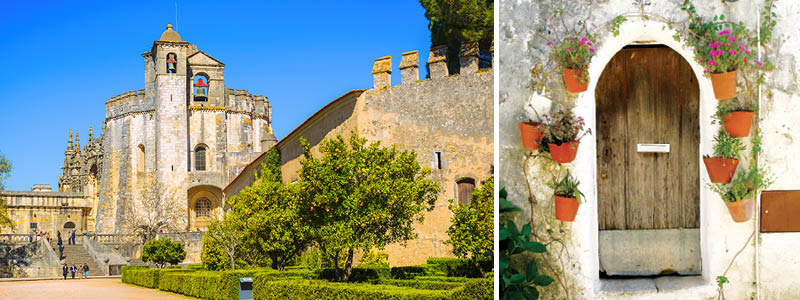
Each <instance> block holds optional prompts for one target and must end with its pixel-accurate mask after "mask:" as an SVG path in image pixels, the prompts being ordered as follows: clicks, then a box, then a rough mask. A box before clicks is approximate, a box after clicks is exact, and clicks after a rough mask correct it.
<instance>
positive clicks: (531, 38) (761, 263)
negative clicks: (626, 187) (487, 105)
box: [498, 0, 800, 299]
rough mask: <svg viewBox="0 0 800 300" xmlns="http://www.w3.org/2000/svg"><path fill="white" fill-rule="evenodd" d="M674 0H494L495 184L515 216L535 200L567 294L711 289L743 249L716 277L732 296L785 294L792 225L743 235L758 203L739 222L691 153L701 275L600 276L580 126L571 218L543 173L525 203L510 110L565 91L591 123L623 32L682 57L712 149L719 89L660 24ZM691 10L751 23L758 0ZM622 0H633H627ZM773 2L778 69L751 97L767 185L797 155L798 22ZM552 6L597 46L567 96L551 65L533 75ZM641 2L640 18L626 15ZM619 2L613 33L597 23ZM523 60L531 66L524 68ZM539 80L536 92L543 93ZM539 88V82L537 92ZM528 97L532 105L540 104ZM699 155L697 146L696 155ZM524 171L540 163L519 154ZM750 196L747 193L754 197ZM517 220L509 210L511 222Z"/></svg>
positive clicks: (789, 175)
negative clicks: (558, 212)
mask: <svg viewBox="0 0 800 300" xmlns="http://www.w3.org/2000/svg"><path fill="white" fill-rule="evenodd" d="M682 2H683V1H624V0H619V1H617V0H607V1H575V2H567V1H563V2H557V1H552V2H551V1H532V2H526V1H522V2H520V1H501V2H500V5H499V16H500V17H499V28H498V30H499V36H498V37H499V47H500V51H499V53H501V55H500V57H499V64H500V67H501V69H502V70H503V72H501V73H500V74H499V75H500V76H499V77H500V79H499V80H500V83H501V86H500V87H499V89H500V91H499V96H500V97H499V107H498V109H499V115H500V116H502V117H501V118H500V120H499V129H498V130H499V140H500V141H501V144H500V152H499V157H500V164H499V167H500V170H499V173H500V175H499V186H503V187H506V188H507V189H508V194H509V197H508V199H509V200H512V201H514V202H515V203H516V204H517V205H518V206H520V207H522V208H523V209H524V210H525V212H524V213H523V214H522V215H521V216H519V218H520V221H522V220H524V221H527V220H528V217H529V213H530V208H531V207H535V212H536V215H535V218H534V220H535V223H536V226H535V228H536V229H537V231H538V232H539V236H540V237H541V236H546V235H550V236H554V237H556V238H559V239H561V241H563V244H564V245H566V247H564V249H565V251H563V252H562V253H561V255H560V257H561V261H562V262H563V263H559V260H558V258H557V257H556V256H553V255H552V253H558V252H559V251H561V249H562V247H561V245H557V244H559V243H554V244H552V245H553V246H550V247H549V249H551V256H550V259H551V261H552V262H553V265H554V266H556V267H557V270H558V272H559V273H560V274H561V279H562V280H563V281H564V283H565V285H566V286H567V287H568V288H569V290H570V292H569V295H570V298H572V299H709V298H712V297H713V298H716V295H717V289H716V282H715V278H716V276H719V275H722V274H723V272H725V270H726V268H727V267H728V265H729V264H730V263H731V260H732V259H733V257H734V255H735V254H736V253H737V252H738V251H739V250H740V249H742V247H744V248H743V251H742V252H741V254H739V256H738V257H737V258H736V260H735V261H734V262H733V264H732V265H731V266H732V267H731V268H730V270H729V271H728V273H727V274H726V276H727V277H728V279H729V280H730V283H729V284H727V285H725V295H726V296H727V297H728V298H731V299H749V298H751V297H753V298H755V299H795V298H798V297H800V294H798V292H797V290H796V289H794V288H793V286H794V283H795V282H796V280H795V279H793V278H792V276H785V274H794V273H797V272H798V271H800V261H798V259H797V256H796V255H780V254H778V253H793V249H795V248H796V246H797V242H796V241H797V240H798V236H799V234H798V233H792V232H789V233H760V232H759V233H756V235H755V238H754V239H753V240H751V241H750V242H749V243H746V242H747V240H748V237H749V236H750V235H751V233H753V232H754V230H756V232H757V230H758V228H759V222H758V211H756V212H755V214H756V219H755V220H751V221H748V222H744V223H734V222H733V221H732V220H731V218H730V216H729V213H728V211H727V209H726V207H725V205H724V203H723V201H722V200H721V199H720V198H719V196H718V195H717V194H715V193H713V192H712V191H711V190H709V188H708V187H707V186H706V184H705V183H706V182H707V181H708V178H707V177H706V176H707V175H706V172H705V170H703V167H702V166H703V164H702V163H699V165H700V170H699V171H700V172H701V184H700V199H699V201H700V202H699V203H700V212H699V213H700V216H699V219H700V228H699V234H700V249H699V252H700V256H701V259H702V271H701V276H699V278H698V277H695V278H689V279H680V278H678V279H676V278H675V277H672V278H670V277H662V278H663V279H658V280H650V279H637V280H638V281H637V282H634V281H609V280H605V279H601V278H600V277H599V264H600V262H599V255H598V243H599V241H598V224H597V202H598V199H597V182H598V175H597V151H598V150H597V145H596V141H595V138H596V137H595V136H593V135H590V136H587V137H585V138H584V139H583V140H582V141H581V146H580V149H579V151H578V157H577V158H576V160H575V163H574V164H571V165H570V166H571V169H572V170H573V174H575V175H576V176H577V178H578V180H579V181H580V182H581V186H580V189H581V190H582V191H584V193H585V195H586V197H585V202H584V203H583V204H582V205H581V206H580V208H579V210H578V215H577V217H576V219H575V222H572V223H566V222H563V223H562V222H558V221H555V220H554V217H553V215H552V205H553V204H552V200H551V199H552V195H553V193H552V190H551V189H549V188H547V187H546V186H544V184H541V183H538V182H534V183H531V185H530V188H531V189H532V192H533V194H534V196H535V197H536V198H537V199H539V201H538V203H537V205H535V206H533V205H531V204H529V203H528V201H527V200H526V199H528V187H527V186H526V182H525V176H524V175H526V174H524V173H523V172H524V169H523V166H524V164H525V163H526V161H525V157H524V155H525V154H526V153H527V151H525V150H524V149H523V148H522V145H521V142H520V135H519V129H518V127H517V122H520V121H527V120H528V118H529V117H530V116H531V114H526V111H525V107H526V106H527V104H528V103H529V101H531V100H530V99H535V100H534V102H537V103H538V104H537V105H540V104H544V103H548V101H547V99H553V100H554V101H561V100H568V101H571V102H572V103H575V104H576V107H575V112H576V114H577V115H579V116H583V117H584V118H585V120H586V125H587V127H588V128H591V129H592V131H593V132H597V131H596V128H597V127H596V122H597V121H596V120H598V116H596V110H595V99H594V97H595V93H594V90H595V86H596V84H597V80H598V78H599V77H600V74H601V73H602V71H603V69H604V68H605V66H606V64H607V63H608V62H609V61H610V60H611V58H612V57H613V56H614V54H615V53H617V52H618V51H619V50H620V49H622V47H624V46H626V45H630V44H639V43H647V44H663V45H666V46H668V47H670V48H672V49H673V50H674V51H676V52H677V53H679V54H680V55H681V56H682V57H683V58H684V59H686V61H687V62H688V63H689V65H690V66H691V67H692V69H693V71H694V73H695V76H696V78H697V81H698V84H699V87H700V99H699V101H700V102H699V103H700V108H699V116H698V120H699V123H700V143H699V145H697V146H698V147H699V150H700V153H702V154H709V153H711V152H712V151H711V147H712V144H713V135H714V133H716V132H717V129H718V126H719V124H711V119H712V117H713V114H714V112H715V111H716V106H717V104H718V100H716V99H714V95H713V91H712V87H711V83H710V80H709V79H708V78H706V77H703V76H702V74H703V69H702V67H700V66H699V65H698V64H697V63H696V62H695V61H694V58H693V54H692V49H690V47H688V46H684V45H682V44H680V43H677V42H675V41H674V39H673V38H672V36H673V34H674V33H675V31H673V30H671V29H670V28H669V26H666V25H667V24H666V23H665V20H667V19H671V20H673V21H676V22H679V21H683V20H684V19H685V18H686V14H685V13H684V12H683V11H681V10H680V8H681V3H682ZM692 2H694V5H695V7H696V8H697V10H698V13H699V14H701V15H703V16H712V15H718V14H721V13H724V14H725V15H726V17H727V19H730V20H736V21H737V22H738V21H739V20H741V21H743V22H744V23H745V24H747V25H748V26H749V27H750V28H756V26H757V24H759V23H760V20H759V12H760V11H761V9H762V8H763V7H764V5H765V1H736V2H721V1H713V0H694V1H692ZM632 3H633V4H632ZM775 3H776V10H775V12H776V13H777V15H778V25H777V27H776V29H775V32H774V35H773V43H772V44H771V45H770V52H769V54H768V55H769V59H770V60H771V61H773V62H774V63H775V65H776V66H777V69H776V70H775V71H774V72H771V73H768V74H767V78H766V85H765V87H764V88H763V89H762V93H761V95H760V97H759V102H760V103H761V108H760V112H759V115H758V116H757V121H756V123H755V124H754V126H756V125H757V126H758V127H760V129H761V135H762V141H763V145H765V146H764V151H763V152H762V153H761V155H759V157H758V158H757V159H758V161H759V164H760V165H761V166H765V167H767V168H770V169H771V170H772V171H773V172H774V173H775V174H777V175H778V176H777V181H776V182H775V183H774V184H773V185H772V186H771V187H770V189H772V190H797V189H798V188H800V186H798V183H797V181H796V180H793V179H794V178H796V177H797V176H798V175H800V174H798V171H797V170H798V168H796V167H795V166H797V164H798V161H797V160H792V159H791V155H792V154H793V153H796V152H797V150H798V147H800V145H798V143H797V142H795V141H794V138H793V137H792V129H793V128H797V127H798V125H800V124H798V121H797V118H796V117H794V115H793V114H794V112H795V111H796V108H797V104H796V103H798V98H800V90H798V85H797V83H796V82H797V78H798V73H800V65H798V63H797V60H798V54H797V51H796V49H797V48H798V47H800V42H798V39H797V37H798V36H800V32H798V31H797V26H796V24H795V23H794V22H793V20H794V19H795V18H797V17H800V3H796V2H794V1H777V2H775ZM556 9H562V10H563V12H564V15H563V16H564V17H563V18H564V22H565V23H566V24H574V23H575V22H577V21H578V20H584V21H586V23H587V26H588V27H589V28H595V30H594V33H596V34H597V37H596V38H595V39H594V41H593V42H594V43H595V48H596V49H597V54H596V56H595V57H593V58H592V61H591V63H590V65H589V75H590V81H589V87H588V90H587V91H586V92H583V93H581V94H578V95H577V96H571V95H568V94H567V93H566V91H565V90H564V88H563V84H562V83H561V81H560V79H559V77H558V76H559V74H555V72H553V74H545V75H546V76H549V77H550V78H551V80H542V78H544V77H543V76H538V75H539V74H536V73H537V72H536V71H537V70H536V68H535V66H536V65H537V64H538V63H542V64H545V63H546V62H547V61H548V58H547V53H549V50H547V47H546V46H545V42H546V41H545V40H542V39H541V38H538V37H537V36H536V32H537V31H538V30H540V29H542V28H543V27H544V24H545V19H546V17H547V16H548V15H550V14H551V13H552V12H553V11H554V10H556ZM642 9H643V11H644V12H645V13H647V14H648V15H649V18H643V17H641V16H639V17H637V16H636V14H637V13H639V12H641V11H642ZM623 14H628V21H626V22H624V23H622V25H621V26H620V29H619V36H614V35H613V34H612V33H611V32H610V30H609V27H608V24H609V22H610V21H611V20H612V19H614V18H615V17H616V16H618V15H623ZM532 72H533V73H534V75H537V77H534V78H532V76H531V75H532ZM544 87H546V89H547V92H544V93H542V88H544ZM540 93H541V94H540ZM547 106H548V105H542V106H539V107H538V109H539V112H540V113H541V112H542V110H543V109H544V110H545V111H546V109H548V107H547ZM700 159H701V157H698V160H700ZM525 167H527V169H528V170H529V172H528V174H527V175H528V176H529V178H541V177H544V176H545V175H543V174H547V173H546V172H547V169H546V168H547V166H545V165H543V164H540V163H537V162H535V161H529V162H528V165H525ZM756 199H758V198H756ZM518 223H519V222H518ZM659 255H662V254H660V253H652V259H653V260H656V261H657V260H659ZM540 269H541V268H540ZM542 298H543V299H563V298H564V294H563V291H562V290H561V285H560V284H552V285H550V286H548V287H546V288H544V289H543V292H542Z"/></svg>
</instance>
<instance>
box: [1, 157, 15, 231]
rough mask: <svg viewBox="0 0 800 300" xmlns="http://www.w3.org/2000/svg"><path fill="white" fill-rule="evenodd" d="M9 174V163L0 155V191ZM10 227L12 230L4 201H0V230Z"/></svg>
mask: <svg viewBox="0 0 800 300" xmlns="http://www.w3.org/2000/svg"><path fill="white" fill-rule="evenodd" d="M10 173H11V162H9V161H8V160H7V159H6V157H5V156H4V155H3V154H2V153H0V191H2V190H4V189H5V180H6V178H8V175H9V174H10ZM3 227H10V228H14V222H13V221H12V220H11V217H9V216H8V209H7V208H6V200H5V199H0V228H3Z"/></svg>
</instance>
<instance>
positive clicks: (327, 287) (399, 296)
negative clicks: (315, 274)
mask: <svg viewBox="0 0 800 300" xmlns="http://www.w3.org/2000/svg"><path fill="white" fill-rule="evenodd" d="M253 298H254V299H259V300H272V299H281V300H282V299H314V300H317V299H319V300H327V299H331V300H333V299H336V300H338V299H370V300H384V299H387V300H388V299H391V300H406V299H409V300H411V299H414V300H423V299H425V300H427V299H435V300H439V299H442V300H443V299H450V297H449V292H448V291H441V290H440V291H434V290H417V289H409V288H407V287H398V286H391V285H372V284H357V283H333V282H326V281H319V280H274V281H259V280H257V281H256V282H255V283H254V284H253Z"/></svg>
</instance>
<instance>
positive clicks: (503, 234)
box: [500, 227, 509, 241]
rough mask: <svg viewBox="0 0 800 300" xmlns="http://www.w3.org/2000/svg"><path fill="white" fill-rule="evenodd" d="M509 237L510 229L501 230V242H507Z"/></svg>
mask: <svg viewBox="0 0 800 300" xmlns="http://www.w3.org/2000/svg"><path fill="white" fill-rule="evenodd" d="M508 235H509V233H508V229H506V228H505V227H502V228H500V240H501V241H505V240H506V239H508Z"/></svg>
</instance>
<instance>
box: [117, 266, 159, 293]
mask: <svg viewBox="0 0 800 300" xmlns="http://www.w3.org/2000/svg"><path fill="white" fill-rule="evenodd" d="M160 272H161V269H147V268H130V269H126V268H125V267H122V282H125V283H131V284H135V285H140V286H143V287H148V288H151V289H155V288H158V275H159V273H160Z"/></svg>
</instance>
